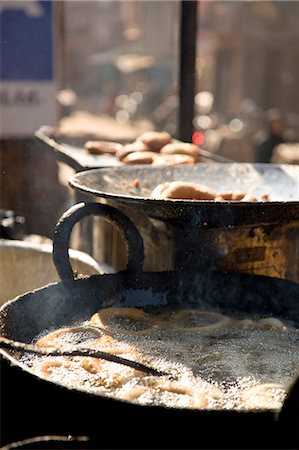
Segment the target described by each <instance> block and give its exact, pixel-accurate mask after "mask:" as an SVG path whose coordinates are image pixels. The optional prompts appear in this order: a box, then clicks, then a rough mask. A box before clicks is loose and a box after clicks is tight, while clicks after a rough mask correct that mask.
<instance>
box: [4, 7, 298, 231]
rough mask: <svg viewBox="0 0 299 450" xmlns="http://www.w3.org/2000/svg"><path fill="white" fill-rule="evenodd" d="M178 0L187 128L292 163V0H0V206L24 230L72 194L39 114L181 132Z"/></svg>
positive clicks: (224, 148) (225, 151)
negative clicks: (185, 18)
mask: <svg viewBox="0 0 299 450" xmlns="http://www.w3.org/2000/svg"><path fill="white" fill-rule="evenodd" d="M184 3H192V4H193V6H194V9H193V11H195V13H196V17H192V18H191V20H192V21H193V22H195V24H196V30H195V61H194V73H193V72H192V74H191V76H192V77H193V79H194V89H193V90H192V98H193V103H192V105H191V104H190V105H189V106H190V107H189V111H191V112H192V120H191V122H192V124H190V126H191V128H190V126H189V129H191V132H190V134H189V135H188V140H190V141H191V140H192V141H193V142H195V143H197V144H198V145H200V146H201V147H202V148H203V149H206V150H209V151H211V152H215V153H219V154H221V155H223V156H225V157H228V158H231V159H232V160H234V161H237V162H269V163H272V162H278V163H284V162H285V163H292V164H293V163H295V164H297V163H298V161H299V156H298V141H299V88H298V86H299V64H298V61H299V27H298V19H299V2H298V1H285V0H283V1H245V0H244V1H238V2H236V1H213V0H209V1H198V2H193V1H191V2H181V1H177V0H171V1H164V0H160V1H147V0H144V1H139V0H124V1H115V0H99V1H96V0H94V1H80V0H76V1H72V0H65V1H29V0H28V1H27V0H25V1H13V0H9V1H5V0H0V19H1V69H0V75H1V91H0V105H1V125H0V127H1V130H0V131H1V161H0V162H1V205H0V206H1V208H2V210H12V211H13V212H14V214H15V215H16V216H17V217H19V219H17V221H16V222H18V221H19V222H20V223H22V227H23V231H24V232H25V233H37V234H41V235H43V236H46V237H49V238H51V237H52V233H53V227H54V225H55V223H56V221H57V219H58V218H59V217H60V215H61V214H62V213H63V212H64V211H65V210H66V208H67V207H68V206H69V205H70V203H71V200H70V196H69V189H68V188H67V181H66V180H67V177H68V176H69V172H67V171H66V172H65V173H64V180H62V175H61V170H60V163H59V164H58V163H57V160H56V156H55V154H54V153H53V152H51V151H50V150H49V151H48V152H47V151H45V148H44V147H41V144H40V143H39V142H38V141H37V140H36V139H35V137H34V133H35V131H36V130H37V129H38V128H39V127H40V126H42V125H51V126H54V127H57V128H59V129H60V130H61V131H62V132H64V133H66V134H69V135H80V133H81V134H84V133H96V134H97V135H98V136H99V137H100V138H102V139H110V140H113V141H118V140H121V139H127V140H130V139H131V140H134V139H135V138H136V136H138V135H139V134H140V133H141V132H143V131H145V130H166V131H168V132H169V133H171V135H172V136H174V137H178V138H179V137H181V133H182V130H181V129H180V125H181V124H180V123H179V121H180V115H179V112H180V101H181V100H182V98H181V94H182V90H180V88H181V84H180V83H181V81H182V80H181V77H182V73H184V72H182V71H183V70H184V68H183V67H182V61H183V56H184V52H188V48H189V49H190V47H189V46H188V45H186V46H185V47H184V48H182V39H183V38H184V36H182V32H184V29H183V28H182V17H181V14H182V4H184ZM185 25H186V24H185ZM185 30H186V28H185ZM185 44H186V43H185ZM192 44H193V43H190V45H191V48H192ZM186 70H187V68H186ZM188 70H189V69H188ZM187 75H188V74H187ZM189 75H190V74H189ZM189 103H190V102H189ZM273 123H274V125H273V127H274V128H275V130H276V131H275V133H276V134H275V136H276V138H275V139H274V140H273V139H272V138H271V139H272V140H271V139H270V141H271V142H270V143H269V133H270V134H271V132H272V131H271V127H272V124H273ZM274 128H273V129H274ZM265 140H266V142H267V144H264V142H265ZM260 144H261V145H260ZM262 144H263V145H262Z"/></svg>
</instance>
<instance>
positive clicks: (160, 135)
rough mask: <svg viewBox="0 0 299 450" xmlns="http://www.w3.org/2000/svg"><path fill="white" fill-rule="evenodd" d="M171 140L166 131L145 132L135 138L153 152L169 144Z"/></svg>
mask: <svg viewBox="0 0 299 450" xmlns="http://www.w3.org/2000/svg"><path fill="white" fill-rule="evenodd" d="M171 139H172V138H171V135H170V134H169V133H167V132H166V131H147V132H145V133H143V134H142V135H141V136H139V137H138V138H137V140H138V141H141V142H143V143H144V144H146V145H147V146H148V147H149V148H150V149H151V150H152V151H153V152H158V151H159V150H160V149H161V148H162V147H164V145H166V144H169V142H170V141H171Z"/></svg>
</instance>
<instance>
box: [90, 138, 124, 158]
mask: <svg viewBox="0 0 299 450" xmlns="http://www.w3.org/2000/svg"><path fill="white" fill-rule="evenodd" d="M84 148H85V150H87V151H88V153H91V154H93V155H103V154H105V153H109V154H110V155H115V154H116V153H117V152H118V151H120V150H121V149H122V148H123V145H122V144H120V143H118V142H110V141H87V142H86V143H85V145H84Z"/></svg>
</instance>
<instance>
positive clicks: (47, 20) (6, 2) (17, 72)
mask: <svg viewBox="0 0 299 450" xmlns="http://www.w3.org/2000/svg"><path fill="white" fill-rule="evenodd" d="M52 9H53V5H52V1H35V0H33V1H30V0H25V1H14V0H1V1H0V39H1V40H0V45H1V47H0V58H1V59H0V79H1V80H3V81H4V80H6V81H14V80H32V81H33V80H52V79H53V67H54V61H53V10H52Z"/></svg>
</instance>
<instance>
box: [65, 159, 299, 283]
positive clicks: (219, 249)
mask: <svg viewBox="0 0 299 450" xmlns="http://www.w3.org/2000/svg"><path fill="white" fill-rule="evenodd" d="M136 180H139V184H138V185H137V187H134V186H136V182H135V181H136ZM177 180H183V181H192V182H197V183H202V184H206V185H208V186H211V188H213V189H214V190H216V191H226V190H243V191H244V190H245V191H247V192H249V193H252V194H256V195H257V196H261V195H262V194H265V193H269V195H270V197H269V201H258V202H214V201H194V200H193V201H192V200H160V199H153V198H150V193H151V191H152V190H153V189H154V187H155V186H156V185H157V184H159V183H162V182H166V181H177ZM69 182H70V185H71V186H72V187H73V188H74V189H76V190H78V191H80V192H84V193H85V194H90V195H92V196H96V197H99V198H100V200H102V201H106V202H108V203H109V204H111V205H112V206H116V207H117V208H119V209H120V210H121V211H122V212H124V213H125V214H126V215H127V216H128V217H129V218H130V219H131V220H133V222H134V223H135V225H136V226H137V228H138V231H139V233H140V234H141V235H142V238H143V241H144V247H145V268H146V270H172V269H180V268H182V267H193V268H199V269H205V268H207V267H209V268H210V269H212V270H215V269H217V270H230V271H237V272H245V273H251V274H255V275H266V276H271V277H278V278H286V279H289V280H293V281H296V282H299V264H298V250H297V246H298V242H299V166H291V165H273V164H243V163H234V164H213V165H209V164H196V165H194V166H184V167H182V166H181V167H162V168H157V167H156V168H154V167H136V166H135V167H120V168H114V169H109V168H105V169H104V168H102V169H97V170H89V171H86V172H81V173H78V174H76V175H74V176H73V177H72V178H70V180H69ZM97 232H98V228H96V227H94V233H97ZM115 242H116V243H115V244H114V245H115V246H116V249H115V250H114V254H116V257H115V258H114V260H112V261H111V263H112V265H113V266H115V267H118V266H117V264H119V261H121V260H122V255H123V251H122V247H121V245H120V244H119V242H118V241H117V240H115Z"/></svg>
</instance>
